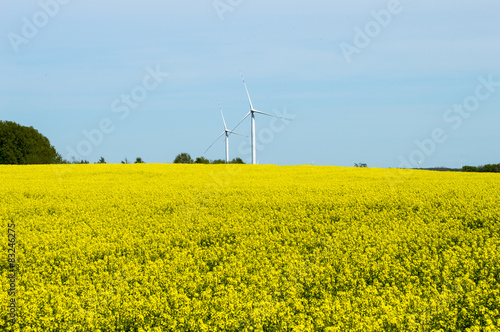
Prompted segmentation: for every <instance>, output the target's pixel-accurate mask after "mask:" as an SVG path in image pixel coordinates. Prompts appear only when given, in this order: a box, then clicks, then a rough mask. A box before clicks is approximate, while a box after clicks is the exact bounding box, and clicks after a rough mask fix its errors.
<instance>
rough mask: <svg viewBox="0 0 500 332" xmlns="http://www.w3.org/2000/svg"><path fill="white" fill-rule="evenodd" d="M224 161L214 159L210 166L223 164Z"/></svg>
mask: <svg viewBox="0 0 500 332" xmlns="http://www.w3.org/2000/svg"><path fill="white" fill-rule="evenodd" d="M225 163H226V161H225V160H224V159H216V160H214V161H212V164H216V165H217V164H225Z"/></svg>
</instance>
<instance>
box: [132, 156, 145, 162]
mask: <svg viewBox="0 0 500 332" xmlns="http://www.w3.org/2000/svg"><path fill="white" fill-rule="evenodd" d="M134 164H145V162H144V160H142V158H141V157H137V158H136V159H135V162H134Z"/></svg>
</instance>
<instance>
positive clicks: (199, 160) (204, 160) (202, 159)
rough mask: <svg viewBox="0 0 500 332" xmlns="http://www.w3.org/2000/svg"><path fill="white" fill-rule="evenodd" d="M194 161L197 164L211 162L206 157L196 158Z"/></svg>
mask: <svg viewBox="0 0 500 332" xmlns="http://www.w3.org/2000/svg"><path fill="white" fill-rule="evenodd" d="M194 163H195V164H210V160H208V159H207V158H205V157H198V158H196V161H195V162H194Z"/></svg>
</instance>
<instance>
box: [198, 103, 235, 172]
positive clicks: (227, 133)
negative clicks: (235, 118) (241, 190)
mask: <svg viewBox="0 0 500 332" xmlns="http://www.w3.org/2000/svg"><path fill="white" fill-rule="evenodd" d="M219 110H220V114H221V115H222V122H223V123H224V131H223V132H222V134H220V136H219V137H217V139H216V140H215V141H214V142H213V143H212V144H211V145H210V146H209V147H208V149H207V150H206V151H205V152H204V154H205V153H207V151H208V150H210V148H211V147H212V146H213V145H214V144H215V143H217V141H218V140H219V138H221V137H222V136H224V135H225V136H226V163H227V164H229V135H231V134H235V135H240V134H238V133H236V132H234V131H232V130H229V129H227V126H226V120H225V119H224V113H223V112H222V108H221V107H220V105H219ZM240 136H243V135H240Z"/></svg>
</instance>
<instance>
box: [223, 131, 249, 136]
mask: <svg viewBox="0 0 500 332" xmlns="http://www.w3.org/2000/svg"><path fill="white" fill-rule="evenodd" d="M227 132H228V133H230V134H235V135H238V136H242V137H248V136H246V135H242V134H238V133H237V132H235V131H232V130H228V131H227Z"/></svg>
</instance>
